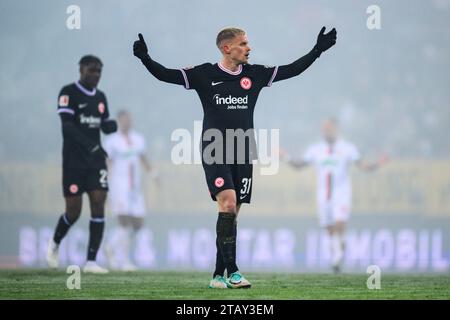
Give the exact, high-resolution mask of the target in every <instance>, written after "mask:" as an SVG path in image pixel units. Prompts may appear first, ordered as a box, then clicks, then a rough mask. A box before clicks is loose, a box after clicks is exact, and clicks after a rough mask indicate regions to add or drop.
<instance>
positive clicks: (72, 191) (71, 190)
mask: <svg viewBox="0 0 450 320" xmlns="http://www.w3.org/2000/svg"><path fill="white" fill-rule="evenodd" d="M69 190H70V192H71V193H77V192H78V186H77V185H76V184H71V185H70V187H69Z"/></svg>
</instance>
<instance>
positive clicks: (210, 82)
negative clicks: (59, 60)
mask: <svg viewBox="0 0 450 320" xmlns="http://www.w3.org/2000/svg"><path fill="white" fill-rule="evenodd" d="M319 56H320V52H318V51H317V50H316V49H313V50H311V52H309V53H308V54H306V55H305V56H303V57H301V58H300V59H298V60H296V61H294V62H293V63H291V64H288V65H284V66H280V67H277V66H263V65H251V64H244V65H240V66H239V68H238V70H237V71H235V72H233V71H230V70H227V69H226V68H225V67H224V66H222V65H221V64H220V63H216V64H211V63H205V64H202V65H198V66H196V67H192V68H184V69H180V70H177V69H167V68H165V67H164V66H162V65H161V64H159V63H157V62H156V61H154V60H152V59H151V58H150V57H149V56H147V57H146V58H144V59H142V62H143V64H144V65H145V66H146V67H147V69H148V70H149V71H150V73H152V74H153V75H154V76H155V77H156V78H157V79H159V80H161V81H165V82H169V83H174V84H179V85H183V86H184V87H185V88H186V89H194V90H196V91H197V94H198V95H199V97H200V100H201V103H202V106H203V112H204V118H203V133H202V137H203V139H202V152H204V151H205V149H206V148H207V147H208V145H209V144H210V143H211V142H213V141H215V140H214V138H212V139H209V138H208V134H205V133H207V130H209V129H215V130H218V131H220V132H221V133H222V137H223V149H222V150H223V158H222V159H223V161H230V158H231V160H238V161H242V160H245V162H248V161H249V160H252V159H255V158H256V152H255V150H256V149H254V148H253V147H254V146H255V137H254V134H253V133H251V134H250V135H248V137H247V138H248V139H247V138H246V139H247V140H246V146H245V152H244V154H242V153H241V154H238V152H236V148H237V146H238V143H237V141H236V140H235V141H234V144H233V145H234V150H233V149H230V148H229V147H230V145H226V144H227V139H226V137H227V129H231V130H239V129H242V131H244V132H245V131H247V130H248V129H253V128H254V125H253V113H254V109H255V105H256V101H257V99H258V95H259V93H260V91H261V89H262V88H264V87H270V86H271V85H272V83H273V82H276V81H280V80H284V79H288V78H291V77H294V76H296V75H299V74H300V73H302V72H303V71H304V70H306V69H307V68H308V67H309V66H310V65H311V64H312V63H313V62H314V61H315V60H316V59H317V58H318V57H319ZM235 132H237V131H235ZM210 133H211V134H212V136H214V131H211V132H210ZM205 140H206V141H205ZM209 140H211V141H209ZM230 151H232V153H233V156H232V157H231V156H230ZM205 154H206V153H205V152H204V153H203V156H205ZM202 159H203V160H205V159H204V157H202Z"/></svg>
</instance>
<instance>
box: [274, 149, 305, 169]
mask: <svg viewBox="0 0 450 320" xmlns="http://www.w3.org/2000/svg"><path fill="white" fill-rule="evenodd" d="M278 153H279V157H280V159H281V160H283V161H285V162H287V163H288V164H289V165H290V166H292V167H294V168H295V169H302V168H304V167H306V166H308V164H309V163H308V162H306V161H305V160H304V159H293V158H292V157H291V155H290V154H288V153H287V152H286V151H285V150H284V149H280V150H279V151H278Z"/></svg>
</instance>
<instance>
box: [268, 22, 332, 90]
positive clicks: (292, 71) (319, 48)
mask: <svg viewBox="0 0 450 320" xmlns="http://www.w3.org/2000/svg"><path fill="white" fill-rule="evenodd" d="M324 32H325V27H322V29H321V30H320V33H319V35H318V36H317V43H316V45H315V46H314V48H313V49H312V50H311V51H310V52H309V53H307V54H306V55H304V56H303V57H301V58H300V59H298V60H296V61H294V62H292V63H291V64H287V65H284V66H280V67H278V71H277V75H276V76H275V79H274V80H273V82H276V81H281V80H285V79H289V78H292V77H295V76H298V75H299V74H300V73H302V72H303V71H305V70H306V69H308V67H309V66H310V65H312V64H313V62H314V61H315V60H316V59H317V58H318V57H320V55H321V54H322V52H325V51H327V50H328V49H330V48H331V47H332V46H334V45H335V44H336V29H335V28H333V29H332V30H331V31H330V32H328V33H324Z"/></svg>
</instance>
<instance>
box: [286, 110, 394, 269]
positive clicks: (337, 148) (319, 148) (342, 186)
mask: <svg viewBox="0 0 450 320" xmlns="http://www.w3.org/2000/svg"><path fill="white" fill-rule="evenodd" d="M322 137H323V139H322V141H320V142H318V143H316V144H313V145H311V146H310V147H309V148H308V149H307V150H306V152H305V153H304V155H303V157H302V159H299V160H296V159H290V157H289V156H288V155H284V154H283V153H284V152H282V153H281V155H282V157H284V158H285V159H286V160H288V161H289V163H290V164H291V165H292V166H294V167H295V168H298V169H300V168H302V167H305V166H308V165H312V166H314V167H315V169H316V173H317V206H318V213H319V225H320V226H321V227H324V228H326V229H327V231H328V234H329V235H330V242H331V243H330V245H331V262H332V267H333V270H334V272H336V273H338V272H340V271H341V265H342V261H343V258H344V252H345V229H346V223H347V221H348V219H349V217H350V210H351V204H352V186H351V178H350V172H349V169H350V167H351V165H352V164H355V165H356V166H357V167H358V168H359V169H361V170H363V171H374V170H377V169H378V168H380V167H381V166H382V165H383V164H385V163H386V162H387V161H388V158H387V156H382V157H380V158H379V160H378V161H376V162H373V163H369V162H367V161H365V160H363V159H362V158H361V155H360V153H359V151H358V149H357V148H356V147H355V145H353V144H352V143H350V142H348V141H346V140H344V139H342V138H339V135H338V125H337V121H336V120H335V119H333V118H330V119H327V120H325V121H324V122H323V124H322Z"/></svg>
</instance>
